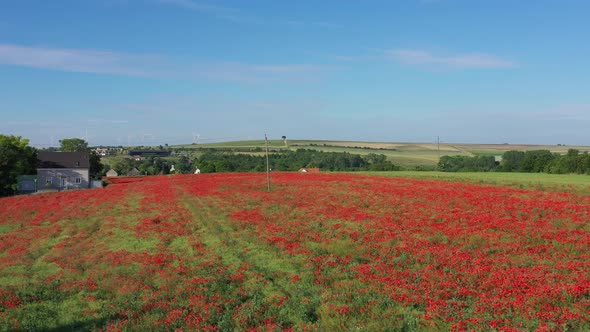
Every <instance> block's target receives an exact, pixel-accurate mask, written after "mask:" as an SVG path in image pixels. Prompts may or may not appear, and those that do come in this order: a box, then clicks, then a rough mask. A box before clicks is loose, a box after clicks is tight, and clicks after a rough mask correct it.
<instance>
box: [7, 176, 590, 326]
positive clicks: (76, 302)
mask: <svg viewBox="0 0 590 332" xmlns="http://www.w3.org/2000/svg"><path fill="white" fill-rule="evenodd" d="M265 179H266V178H265V175H264V174H259V173H248V174H237V173H234V174H200V175H198V176H196V175H177V176H154V177H143V178H118V179H117V181H115V182H114V183H113V184H111V185H109V186H108V187H106V188H105V189H96V190H85V191H71V192H62V193H55V194H42V195H36V196H22V197H10V198H4V199H0V206H2V208H1V209H0V330H19V329H21V330H34V331H41V330H52V329H57V330H100V329H103V330H110V331H116V330H137V331H144V330H154V329H157V330H175V329H179V328H180V329H188V330H209V331H216V330H221V331H228V330H229V331H232V330H238V331H241V330H296V331H299V330H322V331H333V330H370V331H374V330H394V331H395V330H405V331H414V330H418V331H422V330H428V331H434V330H507V331H508V330H535V329H538V330H576V331H577V330H580V331H582V330H589V329H590V322H589V320H590V274H589V273H588V270H590V251H589V249H590V248H589V246H590V223H589V220H590V196H587V195H583V194H581V193H578V192H576V191H568V192H564V191H541V190H528V189H520V188H508V187H501V186H486V185H482V184H473V183H470V182H465V181H448V179H444V180H440V179H415V178H406V177H397V178H388V177H383V176H364V175H350V174H298V173H274V174H273V175H272V191H271V192H270V193H268V192H266V182H265Z"/></svg>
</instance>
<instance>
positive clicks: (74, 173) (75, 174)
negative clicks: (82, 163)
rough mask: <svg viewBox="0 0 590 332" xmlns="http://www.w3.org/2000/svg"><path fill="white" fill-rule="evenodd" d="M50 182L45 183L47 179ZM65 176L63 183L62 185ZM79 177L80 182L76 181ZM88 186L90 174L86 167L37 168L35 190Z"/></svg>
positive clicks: (83, 187) (84, 187) (82, 187)
mask: <svg viewBox="0 0 590 332" xmlns="http://www.w3.org/2000/svg"><path fill="white" fill-rule="evenodd" d="M48 178H50V179H51V184H47V179H48ZM62 178H65V185H62ZM76 178H80V183H76ZM87 188H90V174H89V170H88V169H87V168H40V169H37V190H47V189H52V190H64V189H87Z"/></svg>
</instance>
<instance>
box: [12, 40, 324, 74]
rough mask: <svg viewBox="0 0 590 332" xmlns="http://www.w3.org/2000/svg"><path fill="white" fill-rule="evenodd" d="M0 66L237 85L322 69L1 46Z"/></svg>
mask: <svg viewBox="0 0 590 332" xmlns="http://www.w3.org/2000/svg"><path fill="white" fill-rule="evenodd" d="M0 65H12V66H21V67H30V68H39V69H49V70H58V71H66V72H79V73H94V74H111V75H122V76H134V77H155V78H173V79H197V80H202V79H208V80H219V81H231V82H239V83H264V82H277V81H308V80H314V79H316V78H317V77H319V76H320V74H321V73H320V72H321V71H322V67H319V66H315V65H308V64H250V63H241V62H219V61H203V60H187V59H184V58H175V57H167V56H160V55H136V54H128V53H120V52H114V51H98V50H84V49H67V48H48V47H31V46H21V45H12V44H0Z"/></svg>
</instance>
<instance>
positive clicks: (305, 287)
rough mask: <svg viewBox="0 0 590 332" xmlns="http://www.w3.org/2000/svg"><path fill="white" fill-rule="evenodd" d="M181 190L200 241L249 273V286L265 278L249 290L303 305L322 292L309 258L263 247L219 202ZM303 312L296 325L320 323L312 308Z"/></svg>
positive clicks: (234, 269)
mask: <svg viewBox="0 0 590 332" xmlns="http://www.w3.org/2000/svg"><path fill="white" fill-rule="evenodd" d="M177 189H178V190H179V193H180V197H181V200H182V202H183V203H184V205H185V207H186V208H187V209H188V210H189V211H190V212H191V214H192V216H193V221H194V222H196V223H198V224H199V228H198V231H197V232H198V233H199V240H200V241H201V242H202V243H203V244H204V245H205V246H206V247H207V248H209V249H211V250H212V251H213V252H215V253H216V254H218V255H219V256H220V257H221V260H222V262H223V264H224V265H226V266H227V267H228V268H229V270H230V271H232V273H237V272H239V270H241V271H242V272H244V273H246V277H245V278H244V280H245V282H246V283H249V279H250V278H253V280H256V279H258V280H259V279H260V277H261V276H262V278H264V279H263V280H262V281H263V282H260V283H257V284H254V285H250V286H249V287H254V289H253V290H254V291H260V292H261V293H262V294H264V296H266V297H267V298H270V297H272V296H276V295H280V296H284V297H285V298H286V299H289V300H290V301H294V302H299V303H301V301H304V299H306V298H309V297H312V296H318V295H319V294H320V293H321V292H322V290H321V289H319V288H317V286H316V285H315V284H314V280H315V279H314V276H313V273H312V271H311V270H310V269H309V268H308V267H305V265H306V263H307V259H306V258H304V257H293V256H286V255H285V256H284V257H283V256H281V252H280V251H278V250H277V248H275V247H272V246H271V245H267V244H265V243H262V242H261V240H260V239H258V238H257V237H256V235H255V234H252V233H249V231H248V230H244V229H237V228H236V227H235V226H232V224H231V222H230V221H229V218H230V217H228V216H225V215H224V214H223V212H221V213H220V210H219V209H216V207H217V206H222V205H223V204H222V202H220V199H219V198H216V197H208V196H194V195H192V194H189V193H188V192H186V191H184V189H183V188H182V187H177ZM285 257H290V259H289V258H285ZM244 267H245V268H246V270H244ZM297 278H298V279H299V281H298V282H297V283H294V282H293V281H292V280H294V279H297ZM303 309H304V311H305V312H299V313H293V314H295V315H289V316H290V317H291V322H292V323H293V324H296V325H297V324H298V323H300V322H303V321H306V322H307V323H310V322H313V321H315V320H316V319H317V316H316V313H315V309H312V310H311V311H313V313H311V314H310V308H309V307H308V308H302V310H303ZM309 317H314V318H312V319H310V318H309Z"/></svg>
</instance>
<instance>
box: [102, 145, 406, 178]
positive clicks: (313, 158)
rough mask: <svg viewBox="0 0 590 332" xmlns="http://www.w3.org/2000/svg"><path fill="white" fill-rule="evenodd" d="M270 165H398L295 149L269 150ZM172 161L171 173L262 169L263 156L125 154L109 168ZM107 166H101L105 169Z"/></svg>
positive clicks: (165, 169)
mask: <svg viewBox="0 0 590 332" xmlns="http://www.w3.org/2000/svg"><path fill="white" fill-rule="evenodd" d="M269 163H270V168H271V169H272V170H276V171H297V170H299V169H300V168H304V167H318V168H320V169H321V170H323V171H395V170H399V169H400V168H399V167H398V166H396V165H394V164H392V163H391V162H390V161H388V160H387V157H386V156H385V155H383V154H375V153H369V154H368V155H365V156H361V155H357V154H351V153H348V152H321V151H317V150H306V149H298V150H296V151H290V150H289V151H282V152H276V153H271V154H269ZM172 165H174V169H175V173H192V172H194V171H195V169H196V168H197V167H198V168H199V169H200V170H201V172H203V173H220V172H263V171H265V170H266V157H265V156H263V155H250V154H239V153H233V152H221V151H210V150H206V151H204V152H203V153H202V154H201V155H200V156H198V157H196V158H195V159H192V160H191V159H189V158H188V157H186V156H179V157H175V158H173V159H171V158H167V159H164V158H158V157H153V156H152V157H148V158H145V159H143V160H134V159H131V158H125V159H122V160H120V161H118V162H116V163H115V164H114V165H112V168H113V169H114V170H115V171H117V173H119V175H126V174H128V173H129V171H131V170H132V169H133V168H137V169H138V170H139V172H140V173H141V174H142V175H155V174H169V173H170V169H171V167H172ZM107 170H108V169H106V168H105V169H104V172H103V173H106V171H107Z"/></svg>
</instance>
